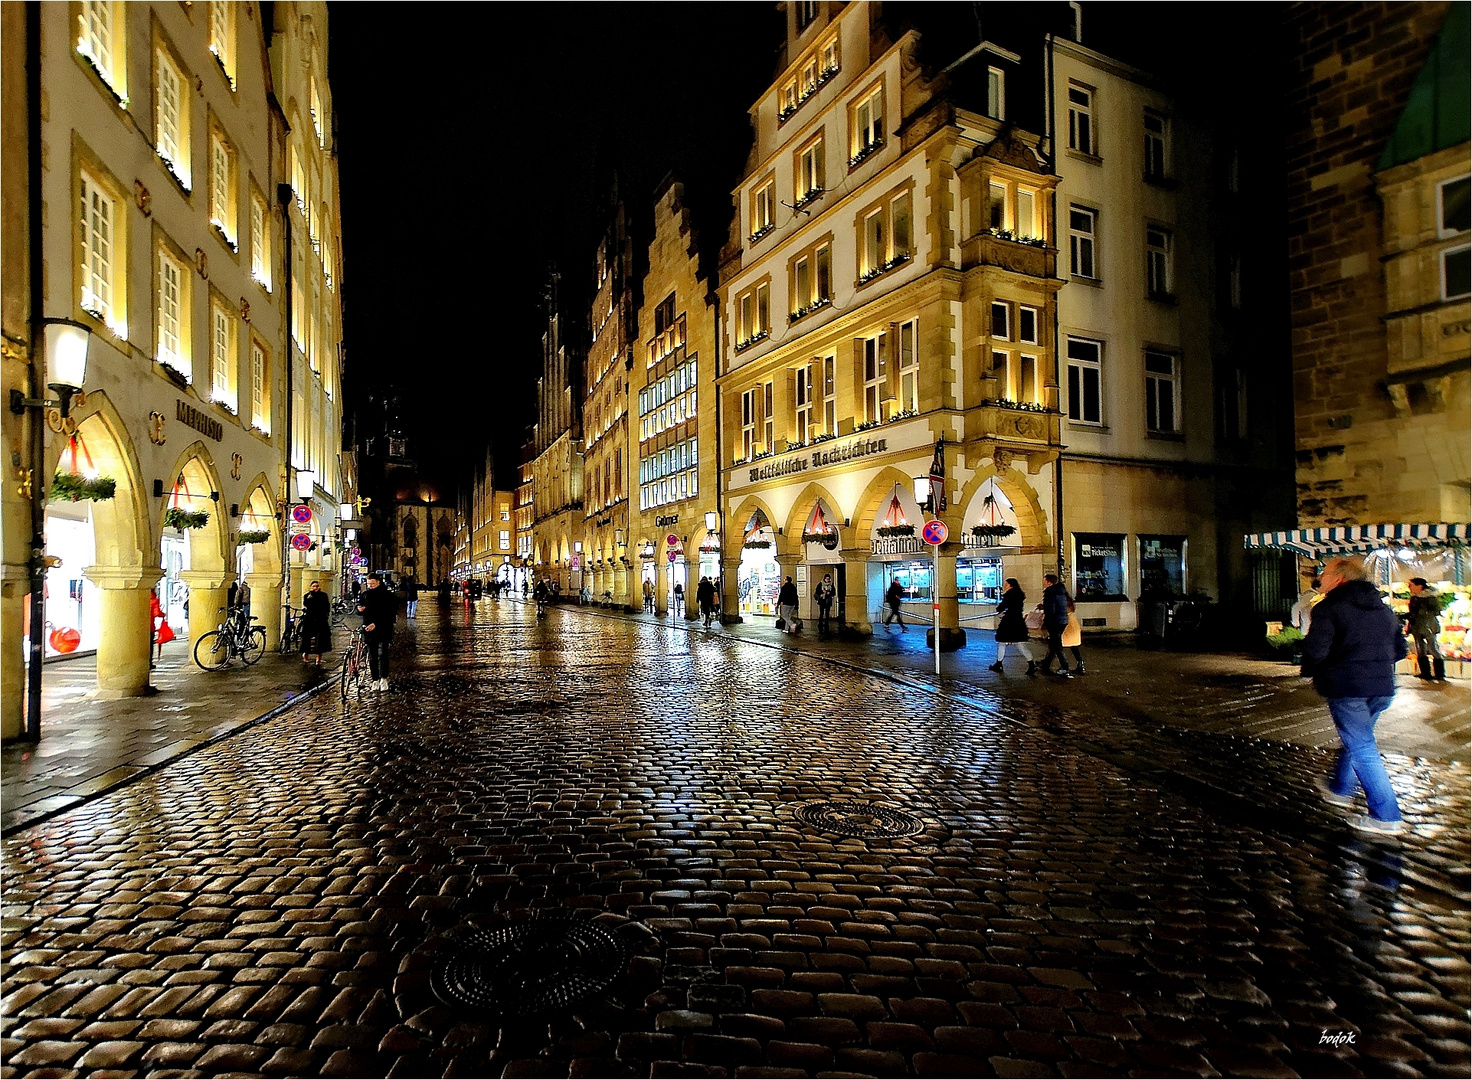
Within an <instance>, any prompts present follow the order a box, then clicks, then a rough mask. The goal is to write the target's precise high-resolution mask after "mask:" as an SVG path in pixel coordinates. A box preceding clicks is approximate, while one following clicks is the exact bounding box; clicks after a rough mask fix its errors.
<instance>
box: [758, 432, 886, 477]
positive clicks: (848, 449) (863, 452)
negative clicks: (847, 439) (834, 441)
mask: <svg viewBox="0 0 1472 1080" xmlns="http://www.w3.org/2000/svg"><path fill="white" fill-rule="evenodd" d="M887 446H888V440H886V439H859V440H858V441H856V442H851V443H849V444H848V445H847V446H840V447H837V448H836V449H833V450H814V451H813V453H812V456H811V457H810V458H803V457H796V458H787V459H786V460H785V461H774V462H772V463H771V464H770V465H763V466H762V467H761V468H759V469H752V470H751V479H752V480H771V479H773V478H775V477H778V476H790V475H791V474H792V473H798V472H803V471H805V470H806V469H807V468H808V466H809V465H811V466H812V467H813V468H815V469H820V468H822V467H823V466H824V465H835V464H837V463H838V462H840V461H852V460H853V459H854V458H861V457H868V456H869V455H870V454H882V453H884V451H885V450H886V449H887Z"/></svg>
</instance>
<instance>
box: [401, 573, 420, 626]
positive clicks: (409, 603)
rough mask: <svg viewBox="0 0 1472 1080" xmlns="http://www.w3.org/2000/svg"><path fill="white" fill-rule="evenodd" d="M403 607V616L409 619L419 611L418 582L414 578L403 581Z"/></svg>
mask: <svg viewBox="0 0 1472 1080" xmlns="http://www.w3.org/2000/svg"><path fill="white" fill-rule="evenodd" d="M404 608H405V610H404V615H405V617H407V618H410V619H412V618H414V616H415V615H416V614H418V612H419V582H418V581H416V580H415V579H414V578H410V579H409V580H408V581H406V582H404Z"/></svg>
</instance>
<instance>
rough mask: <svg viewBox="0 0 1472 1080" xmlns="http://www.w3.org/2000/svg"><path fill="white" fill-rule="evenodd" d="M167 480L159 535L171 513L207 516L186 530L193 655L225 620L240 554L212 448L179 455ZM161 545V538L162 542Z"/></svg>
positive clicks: (199, 446) (186, 579) (201, 447)
mask: <svg viewBox="0 0 1472 1080" xmlns="http://www.w3.org/2000/svg"><path fill="white" fill-rule="evenodd" d="M167 476H168V477H170V478H172V479H171V481H170V482H169V485H168V487H169V494H168V495H167V496H166V497H165V498H164V500H163V503H162V505H161V506H160V507H159V511H158V514H159V536H160V537H162V536H163V531H164V518H165V516H166V515H167V512H168V511H169V510H170V509H174V508H178V509H180V510H186V511H192V512H203V513H204V514H206V515H207V519H206V521H205V524H204V525H203V526H202V527H200V528H191V529H184V530H181V532H183V534H184V536H185V539H186V542H187V544H188V549H189V568H188V569H187V570H185V571H184V572H183V573H181V574H180V579H181V580H183V581H184V582H185V583H186V584H187V585H188V586H189V652H190V655H191V656H192V655H193V654H194V645H195V643H196V642H197V641H199V639H200V638H201V637H203V636H204V635H205V634H207V633H209V632H210V631H211V630H213V629H214V628H215V627H217V626H218V625H219V624H220V623H221V621H223V619H224V617H225V613H224V610H223V609H224V607H225V605H226V602H227V600H228V597H229V585H230V582H231V581H233V580H234V578H235V552H234V550H233V548H231V547H230V546H229V544H228V537H229V530H228V528H227V524H226V514H227V510H228V508H227V507H226V506H225V505H223V504H222V503H221V501H220V491H221V484H220V475H219V473H218V472H217V471H216V469H215V463H214V460H213V458H211V457H210V452H209V448H208V447H206V446H205V445H204V443H202V442H195V443H193V444H191V445H190V446H189V447H187V448H186V449H185V450H184V452H183V453H182V454H180V455H179V457H178V459H177V461H176V464H175V465H174V468H172V469H170V470H169V472H168V473H167ZM160 545H162V540H160Z"/></svg>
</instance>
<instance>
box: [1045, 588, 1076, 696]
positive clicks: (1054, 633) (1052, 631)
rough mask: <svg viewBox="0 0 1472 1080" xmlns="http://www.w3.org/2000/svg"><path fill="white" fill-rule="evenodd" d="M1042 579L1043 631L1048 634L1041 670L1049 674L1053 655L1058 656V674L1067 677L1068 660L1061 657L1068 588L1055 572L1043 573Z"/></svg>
mask: <svg viewBox="0 0 1472 1080" xmlns="http://www.w3.org/2000/svg"><path fill="white" fill-rule="evenodd" d="M1043 581H1044V582H1045V583H1046V585H1047V588H1045V589H1043V631H1044V632H1045V633H1046V634H1047V635H1048V655H1047V656H1046V657H1044V658H1043V663H1042V672H1043V674H1044V675H1051V674H1052V673H1053V672H1052V664H1053V657H1055V656H1056V657H1058V674H1059V675H1061V676H1062V677H1063V678H1065V679H1067V678H1069V677H1070V676H1071V674H1072V673H1071V672H1070V671H1069V670H1068V661H1067V660H1065V659H1064V658H1063V631H1064V630H1066V629H1068V590H1067V589H1066V588H1064V586H1063V582H1061V581H1059V580H1058V575H1057V574H1044V575H1043Z"/></svg>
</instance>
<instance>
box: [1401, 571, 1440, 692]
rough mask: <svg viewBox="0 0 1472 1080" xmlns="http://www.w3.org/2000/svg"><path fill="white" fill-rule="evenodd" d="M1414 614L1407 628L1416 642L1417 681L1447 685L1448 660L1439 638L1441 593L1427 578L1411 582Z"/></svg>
mask: <svg viewBox="0 0 1472 1080" xmlns="http://www.w3.org/2000/svg"><path fill="white" fill-rule="evenodd" d="M1409 584H1410V590H1411V613H1410V617H1409V618H1408V619H1407V620H1406V629H1407V630H1409V631H1410V632H1411V637H1413V638H1415V640H1416V678H1418V679H1434V680H1435V681H1437V682H1446V660H1444V659H1443V658H1442V655H1441V645H1440V643H1439V642H1438V641H1437V640H1436V635H1438V634H1440V633H1441V594H1440V593H1438V592H1437V591H1436V590H1435V589H1432V588H1430V587H1428V586H1427V584H1426V579H1425V578H1423V577H1413V578H1411V580H1410V583H1409Z"/></svg>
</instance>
